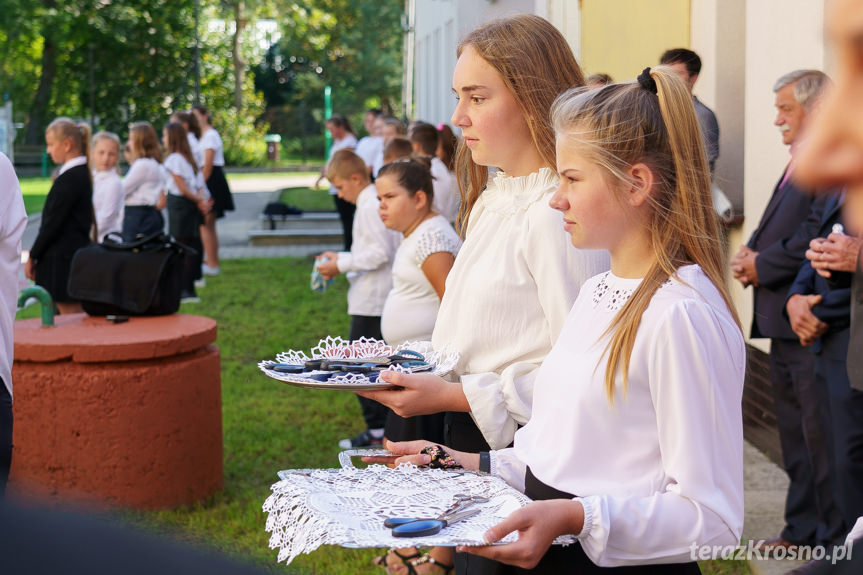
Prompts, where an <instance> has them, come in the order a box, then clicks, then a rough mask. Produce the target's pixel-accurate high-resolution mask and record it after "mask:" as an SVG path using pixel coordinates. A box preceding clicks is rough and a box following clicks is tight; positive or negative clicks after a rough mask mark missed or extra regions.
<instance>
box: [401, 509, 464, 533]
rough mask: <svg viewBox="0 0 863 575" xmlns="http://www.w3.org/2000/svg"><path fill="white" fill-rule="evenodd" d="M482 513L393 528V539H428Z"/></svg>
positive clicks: (427, 520)
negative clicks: (447, 527) (444, 529)
mask: <svg viewBox="0 0 863 575" xmlns="http://www.w3.org/2000/svg"><path fill="white" fill-rule="evenodd" d="M479 512H480V509H479V508H474V509H468V510H466V511H462V512H460V513H453V514H452V515H447V516H445V517H443V518H441V519H420V520H414V521H410V522H408V523H403V524H401V525H396V526H395V527H393V531H392V533H393V537H427V536H429V535H435V534H437V533H440V530H441V529H443V528H444V527H446V526H447V525H452V524H453V523H455V522H456V521H461V520H462V519H467V518H468V517H471V516H473V515H476V514H477V513H479Z"/></svg>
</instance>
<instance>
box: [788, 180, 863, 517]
mask: <svg viewBox="0 0 863 575" xmlns="http://www.w3.org/2000/svg"><path fill="white" fill-rule="evenodd" d="M844 195H845V194H844V192H842V193H841V194H836V193H834V194H832V195H830V196H829V197H828V199H827V202H826V204H825V207H824V213H823V216H822V220H821V226H820V229H819V234H818V238H817V239H813V240H812V242H811V248H810V250H809V251H807V254H809V255H810V256H812V257H813V259H814V260H823V259H824V258H823V255H822V254H824V253H825V250H824V248H825V247H827V246H826V245H825V244H828V243H840V240H841V238H837V237H836V236H839V235H841V236H844V237H846V238H848V242H847V244H848V245H849V246H852V249H851V251H853V246H855V245H856V246H857V251H859V242H857V241H856V238H853V236H846V235H845V234H844V233H843V232H842V231H841V230H843V229H844V227H839V226H844V222H843V220H842V210H841V200H842V199H843V196H844ZM834 228H835V230H834ZM831 232H833V233H831ZM831 236H832V237H833V239H830V237H831ZM842 243H845V242H842ZM856 255H857V254H853V256H854V259H856ZM846 273H847V272H846ZM850 283H851V282H850V278H849V277H848V276H846V275H845V274H843V273H841V272H835V271H834V272H831V273H830V276H829V277H824V275H822V274H819V273H818V272H817V270H816V269H815V267H814V266H813V265H812V262H810V261H809V260H808V259H807V260H806V261H805V262H804V264H803V265H802V266H801V267H800V271H799V272H798V274H797V278H796V279H795V280H794V283H793V284H792V286H791V289H790V290H789V292H788V300H787V303H786V311H787V313H788V319H789V321H790V323H791V327H792V329H793V330H794V333H796V334H797V336H798V337H799V338H800V343H801V344H802V345H804V346H811V347H812V351H813V353H814V354H815V379H816V383H817V385H818V390H819V391H820V392H822V394H823V399H826V400H827V408H828V409H827V410H826V412H825V414H824V415H825V420H826V421H827V422H829V424H828V426H827V430H828V436H829V437H830V439H831V441H829V442H828V445H829V446H830V447H831V449H830V450H829V452H830V454H831V456H832V458H833V461H832V462H831V463H832V465H831V472H832V473H833V475H834V477H835V479H834V482H835V483H834V485H835V486H836V496H837V497H836V499H837V503H838V507H839V510H840V511H841V513H842V515H843V518H844V520H845V524H846V526H847V527H849V528H850V527H851V526H852V525H854V523H855V522H856V521H857V518H858V517H860V516H863V449H861V446H863V391H858V390H856V389H853V388H852V387H851V384H850V382H849V380H848V371H847V370H846V365H845V364H846V357H847V355H848V338H849V335H850V324H851V287H850ZM859 352H860V351H859V350H858V352H857V353H859ZM822 405H823V404H822Z"/></svg>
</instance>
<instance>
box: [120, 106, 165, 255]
mask: <svg viewBox="0 0 863 575" xmlns="http://www.w3.org/2000/svg"><path fill="white" fill-rule="evenodd" d="M123 153H124V154H125V155H126V161H127V162H129V171H128V172H126V175H125V177H124V178H123V195H124V197H125V204H126V205H125V208H124V215H123V239H125V240H126V241H127V242H131V241H134V240H135V239H136V238H140V237H141V236H149V235H150V234H154V233H156V232H159V231H162V230H164V229H165V219H164V218H163V216H162V213H161V211H160V210H161V208H162V207H163V206H162V202H163V201H164V193H165V184H166V181H165V172H164V170H163V169H162V151H161V150H160V149H159V138H158V137H157V136H156V130H154V129H153V126H151V125H150V123H149V122H135V123H134V124H132V126H131V127H130V128H129V141H128V142H126V146H125V147H124V148H123Z"/></svg>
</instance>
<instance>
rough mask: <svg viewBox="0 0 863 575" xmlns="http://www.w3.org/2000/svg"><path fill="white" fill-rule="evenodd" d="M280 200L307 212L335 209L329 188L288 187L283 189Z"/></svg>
mask: <svg viewBox="0 0 863 575" xmlns="http://www.w3.org/2000/svg"><path fill="white" fill-rule="evenodd" d="M279 200H281V201H283V202H284V203H286V204H288V205H289V206H297V207H298V208H300V209H301V210H303V211H307V212H315V211H330V212H331V211H334V210H335V204H333V196H331V195H330V194H329V193H328V192H327V188H317V189H315V188H286V189H284V190H282V194H281V196H279Z"/></svg>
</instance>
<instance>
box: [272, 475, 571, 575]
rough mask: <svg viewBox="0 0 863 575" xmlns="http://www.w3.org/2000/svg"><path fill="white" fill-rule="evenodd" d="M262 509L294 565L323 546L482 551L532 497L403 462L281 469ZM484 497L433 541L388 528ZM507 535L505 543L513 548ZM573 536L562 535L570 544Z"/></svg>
mask: <svg viewBox="0 0 863 575" xmlns="http://www.w3.org/2000/svg"><path fill="white" fill-rule="evenodd" d="M279 477H280V478H281V481H279V482H278V483H276V484H275V485H273V486H272V491H273V493H272V495H270V496H269V497H268V498H267V500H266V502H265V503H264V507H263V509H264V511H265V512H267V513H269V516H268V517H267V531H268V532H269V533H271V536H270V549H278V550H279V554H278V560H279V561H285V562H287V563H290V562H291V561H293V559H294V558H295V557H296V556H297V555H299V554H300V553H311V552H312V551H314V550H315V549H317V548H318V547H320V546H321V545H341V546H343V547H411V546H424V547H429V546H433V545H441V546H455V545H484V544H485V543H484V541H483V534H484V533H485V532H486V531H487V530H488V529H489V528H490V527H492V526H494V525H496V524H497V523H500V521H502V520H503V519H504V518H505V517H507V516H508V515H509V514H510V513H512V512H513V511H515V510H516V509H518V508H519V507H522V506H524V505H526V504H527V503H529V502H530V499H529V498H528V497H527V496H525V495H524V494H522V493H520V492H519V491H517V490H515V489H513V488H512V487H510V486H509V485H507V484H506V483H505V482H504V481H503V480H501V479H499V478H497V477H493V476H491V475H485V474H478V473H475V472H470V471H466V472H458V471H455V472H454V471H444V470H441V469H428V468H418V467H416V466H414V465H409V464H403V465H400V466H399V467H397V468H395V469H390V468H388V467H386V466H384V465H371V466H369V467H367V468H365V469H358V468H354V467H348V468H344V469H312V470H310V469H304V470H288V471H280V472H279ZM458 493H463V494H469V495H483V496H485V497H488V498H489V502H488V503H484V504H480V505H479V508H480V509H481V511H480V513H478V514H476V515H474V516H472V517H469V518H467V519H464V520H463V521H459V522H457V523H454V524H452V525H449V526H447V527H446V528H444V529H443V530H442V531H441V532H440V533H438V534H437V535H431V536H428V537H416V538H403V537H393V536H392V535H391V533H390V531H391V530H390V529H388V528H386V527H384V520H385V519H386V518H387V517H418V518H433V517H436V516H438V515H439V514H441V513H442V512H443V511H444V510H445V509H447V508H448V507H449V506H450V505H451V504H452V502H453V497H454V496H455V495H456V494H458ZM516 539H517V535H516V534H514V533H511V534H509V535H507V536H506V537H505V538H504V539H503V540H501V543H511V542H513V541H515V540H516ZM574 541H575V538H574V537H558V538H557V539H556V540H555V544H564V545H566V544H570V543H573V542H574Z"/></svg>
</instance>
